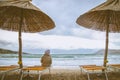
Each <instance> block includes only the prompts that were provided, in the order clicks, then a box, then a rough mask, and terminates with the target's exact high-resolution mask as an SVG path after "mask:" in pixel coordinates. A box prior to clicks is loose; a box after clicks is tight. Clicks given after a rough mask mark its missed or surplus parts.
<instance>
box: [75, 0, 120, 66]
mask: <svg viewBox="0 0 120 80" xmlns="http://www.w3.org/2000/svg"><path fill="white" fill-rule="evenodd" d="M76 22H77V23H78V24H79V25H81V26H84V27H86V28H89V29H94V30H99V31H106V49H105V56H104V66H106V63H107V54H108V42H109V40H108V38H109V32H114V33H115V32H120V0H107V1H106V2H104V3H103V4H101V5H99V6H97V7H95V8H93V9H91V10H90V11H88V12H86V13H85V14H83V15H80V16H79V17H78V19H77V21H76Z"/></svg>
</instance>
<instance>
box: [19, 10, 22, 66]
mask: <svg viewBox="0 0 120 80" xmlns="http://www.w3.org/2000/svg"><path fill="white" fill-rule="evenodd" d="M20 18H21V20H20V27H19V62H18V64H19V66H20V68H22V67H23V64H22V38H21V36H22V34H21V31H22V30H21V29H22V22H23V9H21V16H20Z"/></svg>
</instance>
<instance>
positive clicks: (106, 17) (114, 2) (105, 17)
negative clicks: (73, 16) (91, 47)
mask: <svg viewBox="0 0 120 80" xmlns="http://www.w3.org/2000/svg"><path fill="white" fill-rule="evenodd" d="M77 23H78V24H79V25H81V26H84V27H86V28H90V29H95V30H100V31H106V26H107V24H109V32H120V0H107V1H106V2H104V3H103V4H101V5H99V6H97V7H95V8H93V9H92V10H90V11H88V12H86V13H85V14H83V15H81V16H80V17H79V18H78V19H77Z"/></svg>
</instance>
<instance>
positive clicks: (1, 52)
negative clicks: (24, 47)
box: [0, 48, 28, 54]
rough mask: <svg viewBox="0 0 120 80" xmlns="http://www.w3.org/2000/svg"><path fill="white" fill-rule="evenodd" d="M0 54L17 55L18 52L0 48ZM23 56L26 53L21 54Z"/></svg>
mask: <svg viewBox="0 0 120 80" xmlns="http://www.w3.org/2000/svg"><path fill="white" fill-rule="evenodd" d="M0 54H18V52H17V51H12V50H7V49H1V48H0ZM23 54H28V53H25V52H23Z"/></svg>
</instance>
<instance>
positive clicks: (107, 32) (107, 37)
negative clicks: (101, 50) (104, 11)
mask: <svg viewBox="0 0 120 80" xmlns="http://www.w3.org/2000/svg"><path fill="white" fill-rule="evenodd" d="M109 15H110V13H109V11H108V16H107V24H106V45H105V54H104V64H103V66H104V67H106V64H107V63H108V60H107V56H108V44H109V19H110V18H109V17H110V16H109Z"/></svg>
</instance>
